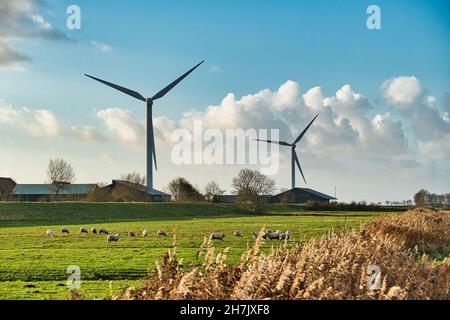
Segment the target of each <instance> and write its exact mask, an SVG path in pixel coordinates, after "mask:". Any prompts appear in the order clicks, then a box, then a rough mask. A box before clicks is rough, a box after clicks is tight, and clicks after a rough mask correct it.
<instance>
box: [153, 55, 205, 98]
mask: <svg viewBox="0 0 450 320" xmlns="http://www.w3.org/2000/svg"><path fill="white" fill-rule="evenodd" d="M203 62H205V60H203V61H202V62H200V63H199V64H197V65H196V66H195V67H193V68H192V69H191V70H189V71H188V72H186V73H185V74H183V75H182V76H180V77H179V78H178V79H176V80H175V81H174V82H172V83H171V84H169V85H168V86H167V87H165V88H164V89H162V90H161V91H160V92H158V93H157V94H155V95H154V96H153V98H152V100H156V99H159V98H162V97H164V96H165V95H166V93H167V92H169V91H170V90H172V89H173V87H175V86H176V85H177V84H179V83H180V82H181V81H182V80H183V79H184V78H186V77H187V76H188V75H189V74H190V73H191V72H192V71H194V70H195V69H197V68H198V67H199V66H200V65H201V64H202V63H203Z"/></svg>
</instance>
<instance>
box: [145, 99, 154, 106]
mask: <svg viewBox="0 0 450 320" xmlns="http://www.w3.org/2000/svg"><path fill="white" fill-rule="evenodd" d="M145 104H146V105H147V107H148V108H151V107H152V106H153V99H152V98H147V99H145Z"/></svg>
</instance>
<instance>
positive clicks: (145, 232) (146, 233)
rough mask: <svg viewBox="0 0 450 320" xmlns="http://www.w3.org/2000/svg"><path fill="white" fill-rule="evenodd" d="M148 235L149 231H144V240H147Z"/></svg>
mask: <svg viewBox="0 0 450 320" xmlns="http://www.w3.org/2000/svg"><path fill="white" fill-rule="evenodd" d="M148 235H149V232H148V230H144V231H142V236H143V237H144V238H145V237H148Z"/></svg>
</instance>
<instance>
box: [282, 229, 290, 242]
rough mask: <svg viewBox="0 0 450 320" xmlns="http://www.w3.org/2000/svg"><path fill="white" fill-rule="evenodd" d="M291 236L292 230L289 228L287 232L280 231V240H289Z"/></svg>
mask: <svg viewBox="0 0 450 320" xmlns="http://www.w3.org/2000/svg"><path fill="white" fill-rule="evenodd" d="M290 238H291V232H290V231H289V230H288V231H286V232H282V233H280V240H289V239H290Z"/></svg>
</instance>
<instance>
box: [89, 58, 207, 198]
mask: <svg viewBox="0 0 450 320" xmlns="http://www.w3.org/2000/svg"><path fill="white" fill-rule="evenodd" d="M203 62H205V60H203V61H202V62H200V63H199V64H197V65H196V66H194V67H193V68H192V69H190V70H189V71H187V72H186V73H184V74H183V75H181V76H180V77H179V78H177V79H176V80H175V81H173V82H172V83H170V84H169V85H168V86H166V87H165V88H164V89H162V90H161V91H159V92H158V93H157V94H155V95H154V96H153V97H151V98H144V97H143V96H142V95H141V94H140V93H139V92H136V91H133V90H130V89H127V88H125V87H121V86H119V85H117V84H114V83H111V82H108V81H105V80H102V79H99V78H96V77H93V76H90V75H88V74H85V76H86V77H89V78H91V79H94V80H96V81H99V82H101V83H103V84H105V85H107V86H110V87H112V88H114V89H116V90H119V91H122V92H123V93H126V94H128V95H130V96H132V97H133V98H136V99H138V100H141V101H144V102H145V105H146V107H147V160H146V161H147V168H146V169H147V189H148V191H149V192H151V191H152V190H154V189H153V163H152V155H153V160H154V161H155V169H156V170H158V166H157V164H156V150H155V136H154V133H153V116H152V111H153V110H152V107H153V101H155V100H157V99H160V98H162V97H164V96H165V95H166V94H167V93H168V92H169V91H170V90H172V89H173V88H174V87H175V86H176V85H177V84H178V83H180V82H181V81H182V80H183V79H184V78H186V77H187V76H188V75H189V74H190V73H191V72H192V71H194V70H195V69H197V68H198V67H199V66H200V65H201V64H202V63H203Z"/></svg>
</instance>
